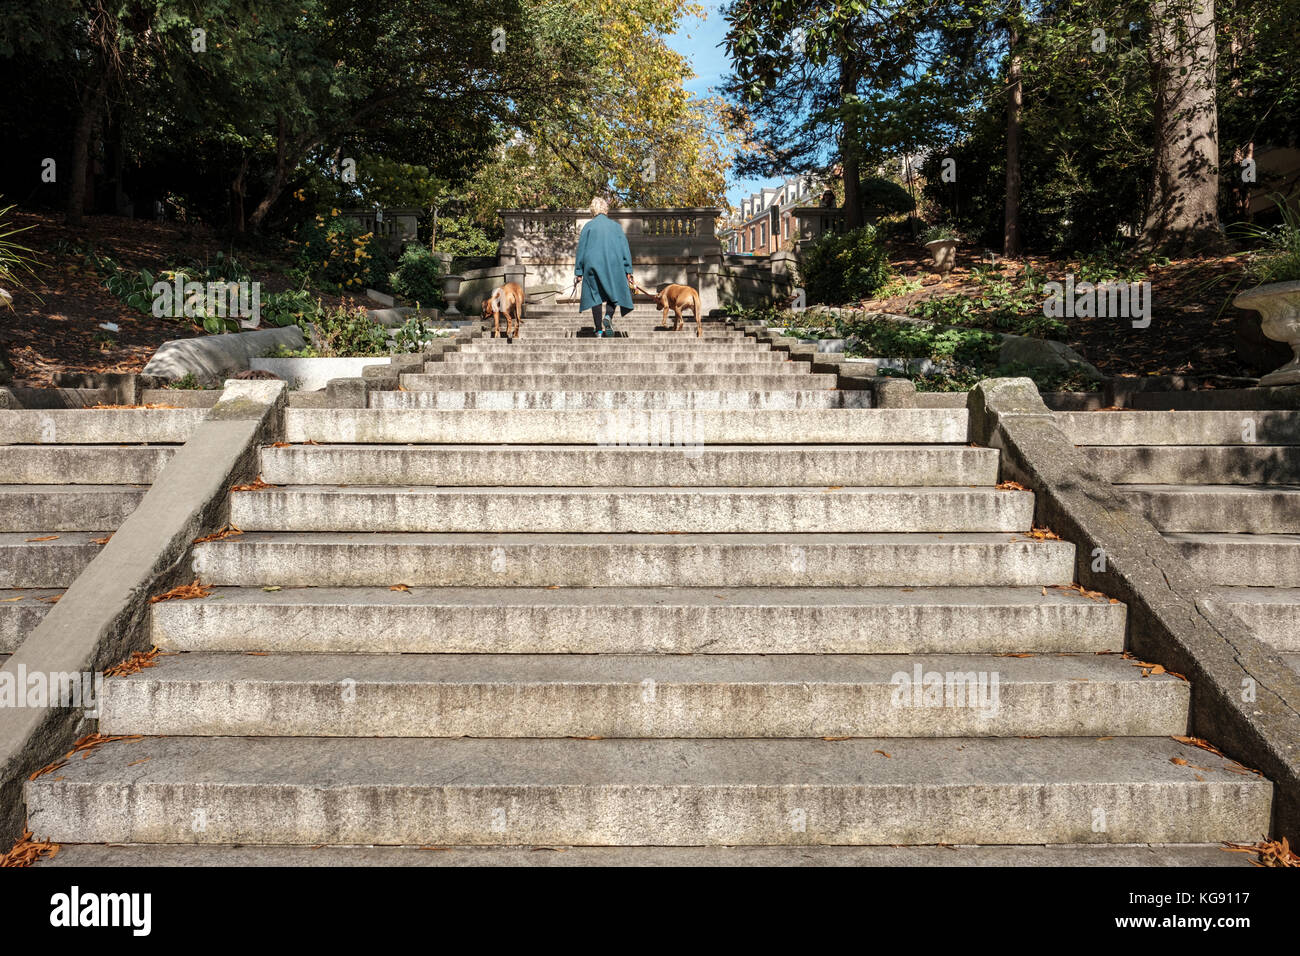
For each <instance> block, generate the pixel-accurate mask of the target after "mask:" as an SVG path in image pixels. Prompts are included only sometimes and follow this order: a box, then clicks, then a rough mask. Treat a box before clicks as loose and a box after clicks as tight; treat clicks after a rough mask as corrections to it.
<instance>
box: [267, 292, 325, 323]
mask: <svg viewBox="0 0 1300 956" xmlns="http://www.w3.org/2000/svg"><path fill="white" fill-rule="evenodd" d="M319 310H320V300H319V299H313V298H312V294H311V292H310V291H309V290H307V289H288V290H286V291H284V292H268V293H267V294H266V295H264V296H262V323H263V324H264V325H278V326H285V325H294V324H296V323H297V322H298V321H299V320H301V319H309V320H310V319H311V318H313V317H314V316H315V315H316V313H317V312H318V311H319Z"/></svg>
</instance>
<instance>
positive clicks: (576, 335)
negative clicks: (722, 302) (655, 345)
mask: <svg viewBox="0 0 1300 956" xmlns="http://www.w3.org/2000/svg"><path fill="white" fill-rule="evenodd" d="M614 331H615V334H614V335H612V336H597V335H596V334H595V333H593V332H590V331H588V330H586V329H576V330H568V329H535V328H532V327H530V326H529V325H528V323H527V322H524V325H523V328H522V329H520V331H519V334H518V335H516V336H515V337H514V338H513V339H507V338H506V337H505V335H501V336H499V337H497V338H491V337H490V336H485V337H484V339H483V341H486V342H501V343H505V344H508V345H513V346H514V347H515V348H520V347H525V348H531V347H532V346H533V345H534V344H542V343H551V345H552V347H555V348H559V347H562V346H563V344H564V343H567V342H575V341H584V340H587V341H590V342H592V343H593V344H596V345H601V344H604V343H605V342H609V341H613V340H615V339H618V340H622V341H624V342H641V343H643V344H646V343H649V342H686V341H688V340H689V341H691V342H744V341H745V336H744V335H743V334H741V333H740V332H729V331H724V330H721V329H711V330H708V331H706V332H704V333H703V334H702V335H696V334H695V329H694V328H691V329H690V330H687V329H682V331H680V332H666V331H659V330H655V329H651V328H641V329H636V328H633V329H620V328H618V326H617V323H616V324H615V327H614Z"/></svg>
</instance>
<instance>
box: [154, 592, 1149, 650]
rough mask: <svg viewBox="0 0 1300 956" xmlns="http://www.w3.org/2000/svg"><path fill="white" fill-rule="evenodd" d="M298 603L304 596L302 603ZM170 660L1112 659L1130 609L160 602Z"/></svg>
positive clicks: (157, 612)
mask: <svg viewBox="0 0 1300 956" xmlns="http://www.w3.org/2000/svg"><path fill="white" fill-rule="evenodd" d="M303 601H304V602H307V601H310V597H304V598H303ZM152 612H153V613H152V625H151V640H152V641H153V643H154V644H156V645H157V646H158V647H161V648H163V649H164V650H168V651H283V652H288V651H293V652H304V653H309V652H317V653H329V652H339V653H354V652H356V653H394V654H413V653H428V654H432V653H442V654H456V653H460V654H488V653H499V654H648V653H660V654H696V653H704V652H707V653H709V654H904V653H960V654H976V653H1005V652H1008V651H1014V652H1031V653H1053V652H1061V651H1077V652H1080V653H1099V652H1102V651H1111V652H1114V651H1118V650H1122V649H1123V646H1124V618H1125V609H1124V606H1123V605H1121V604H1108V603H1104V602H1093V603H1090V604H1088V605H1072V606H1066V607H1061V606H1015V607H971V606H961V605H957V606H943V605H937V606H928V607H908V606H883V607H871V606H857V605H853V606H835V605H829V606H824V607H814V608H807V607H759V608H755V607H727V606H722V607H692V606H685V607H683V606H676V607H673V606H663V605H656V604H651V605H638V606H628V607H611V606H592V607H585V608H584V607H577V608H572V607H567V608H556V607H528V606H524V607H518V606H496V607H492V606H487V607H484V606H473V607H456V606H433V607H429V606H415V607H391V606H375V605H350V606H349V605H319V604H310V603H297V604H292V605H287V606H268V605H252V606H250V605H241V604H238V603H235V602H234V601H233V600H231V599H226V600H223V601H219V602H213V601H166V602H163V603H161V604H156V605H154V606H153V609H152Z"/></svg>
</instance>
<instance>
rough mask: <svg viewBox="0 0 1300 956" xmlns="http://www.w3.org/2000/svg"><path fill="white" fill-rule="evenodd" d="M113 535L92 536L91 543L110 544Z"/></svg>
mask: <svg viewBox="0 0 1300 956" xmlns="http://www.w3.org/2000/svg"><path fill="white" fill-rule="evenodd" d="M112 537H113V536H112V535H111V534H110V535H105V536H104V537H102V538H91V539H90V543H91V544H108V542H109V540H110V539H111V538H112Z"/></svg>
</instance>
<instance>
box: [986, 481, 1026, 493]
mask: <svg viewBox="0 0 1300 956" xmlns="http://www.w3.org/2000/svg"><path fill="white" fill-rule="evenodd" d="M994 487H996V488H997V490H998V491H1028V490H1029V489H1028V488H1026V487H1025V486H1024V485H1022V484H1021V483H1020V482H1018V481H1003V482H999V483H998V484H997V485H995V486H994Z"/></svg>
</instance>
